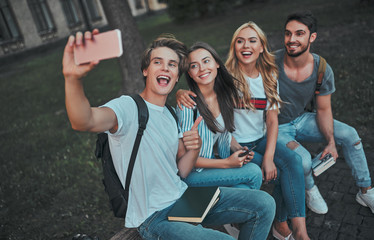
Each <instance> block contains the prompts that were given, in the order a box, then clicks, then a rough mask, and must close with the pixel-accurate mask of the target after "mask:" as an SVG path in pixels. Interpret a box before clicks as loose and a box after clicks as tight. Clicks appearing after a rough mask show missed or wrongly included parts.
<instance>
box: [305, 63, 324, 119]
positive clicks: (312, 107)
mask: <svg viewBox="0 0 374 240" xmlns="http://www.w3.org/2000/svg"><path fill="white" fill-rule="evenodd" d="M326 65H327V64H326V60H325V59H324V58H323V57H321V56H319V65H318V70H317V82H316V88H315V90H314V95H313V98H312V100H311V101H310V102H309V103H308V104H307V106H306V107H305V109H304V110H305V111H307V112H314V111H315V104H316V95H317V94H319V93H320V89H321V86H322V81H323V77H324V75H325V71H326Z"/></svg>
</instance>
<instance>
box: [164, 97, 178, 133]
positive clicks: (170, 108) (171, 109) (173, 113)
mask: <svg viewBox="0 0 374 240" xmlns="http://www.w3.org/2000/svg"><path fill="white" fill-rule="evenodd" d="M165 106H166V107H167V109H168V110H169V112H170V113H171V115H173V117H174V119H175V122H176V124H177V128H178V133H179V127H178V117H177V114H175V111H174V109H173V108H172V107H171V106H170V105H169V104H167V103H165Z"/></svg>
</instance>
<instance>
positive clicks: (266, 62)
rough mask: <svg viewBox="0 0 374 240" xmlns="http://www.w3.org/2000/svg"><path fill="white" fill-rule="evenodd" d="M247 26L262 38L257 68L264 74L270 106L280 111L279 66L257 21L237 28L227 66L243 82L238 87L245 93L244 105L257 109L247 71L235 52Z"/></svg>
mask: <svg viewBox="0 0 374 240" xmlns="http://www.w3.org/2000/svg"><path fill="white" fill-rule="evenodd" d="M245 28H251V29H253V30H254V31H255V32H256V33H257V35H258V37H259V39H260V42H261V44H262V47H263V49H264V51H263V52H262V53H261V54H260V55H259V57H258V59H257V61H256V69H257V70H258V71H259V72H260V74H261V76H262V81H263V84H264V89H265V95H266V98H267V99H268V101H269V102H270V107H269V108H271V107H273V106H275V107H276V109H277V110H278V112H279V107H278V103H282V100H281V99H280V97H279V94H278V91H277V79H278V68H277V65H276V64H275V57H274V55H273V54H272V53H271V52H270V51H269V44H268V40H267V38H266V35H265V33H264V32H263V31H262V30H261V28H259V27H258V26H257V24H256V23H254V22H252V21H250V22H247V23H244V24H243V25H241V26H240V27H239V28H238V29H236V31H235V32H234V34H233V36H232V39H231V44H230V51H229V54H228V57H227V60H226V63H225V65H226V68H227V69H228V70H229V71H230V72H231V74H232V75H233V76H234V77H235V78H237V79H238V80H239V81H240V82H241V83H242V84H240V85H239V86H238V89H239V91H240V92H241V93H242V94H243V104H244V107H246V108H249V109H251V110H255V107H254V106H253V104H252V103H251V92H250V90H249V89H250V88H249V86H248V83H247V81H246V80H245V78H244V76H245V73H244V71H243V70H242V69H241V68H240V65H239V63H238V58H237V56H236V54H235V43H236V38H237V36H238V35H239V32H240V31H241V30H243V29H245Z"/></svg>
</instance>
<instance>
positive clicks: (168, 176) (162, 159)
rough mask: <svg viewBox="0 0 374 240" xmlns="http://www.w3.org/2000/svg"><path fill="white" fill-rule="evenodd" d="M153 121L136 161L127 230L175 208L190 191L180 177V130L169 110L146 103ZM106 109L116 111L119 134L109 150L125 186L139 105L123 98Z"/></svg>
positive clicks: (115, 135) (145, 134)
mask: <svg viewBox="0 0 374 240" xmlns="http://www.w3.org/2000/svg"><path fill="white" fill-rule="evenodd" d="M146 104H147V107H148V111H149V119H148V123H147V127H146V130H145V131H144V135H143V137H142V140H141V143H140V146H139V151H138V154H137V157H136V161H135V165H134V169H133V174H132V178H131V184H130V192H129V201H128V208H127V213H126V218H125V226H126V227H128V228H134V227H138V226H139V225H140V224H142V223H143V222H144V221H145V220H146V219H147V218H148V217H149V216H150V215H152V214H153V213H154V212H156V211H159V210H162V209H164V208H166V207H168V206H170V205H171V204H173V203H174V202H175V201H176V200H177V199H178V198H180V196H181V195H182V194H183V193H184V191H185V190H186V189H187V185H186V184H185V183H184V182H183V181H182V180H181V179H180V177H179V176H178V175H177V172H178V168H177V163H176V156H177V152H178V129H177V124H176V122H175V119H174V118H173V116H172V115H171V113H170V112H169V110H168V109H167V108H166V107H160V106H157V105H154V104H151V103H149V102H146ZM103 107H109V108H111V109H113V111H114V112H115V114H116V116H117V119H118V130H117V132H116V133H114V134H110V133H109V144H110V145H109V146H110V151H111V154H112V158H113V163H114V166H115V168H116V171H117V174H118V177H119V179H120V180H121V182H122V185H123V186H125V182H126V173H127V168H128V163H129V161H130V156H131V152H132V149H133V146H134V141H135V138H136V134H137V131H138V111H137V107H136V103H135V102H134V100H133V99H132V98H131V97H129V96H121V97H119V98H116V99H113V100H112V101H110V102H108V103H106V104H105V105H104V106H103Z"/></svg>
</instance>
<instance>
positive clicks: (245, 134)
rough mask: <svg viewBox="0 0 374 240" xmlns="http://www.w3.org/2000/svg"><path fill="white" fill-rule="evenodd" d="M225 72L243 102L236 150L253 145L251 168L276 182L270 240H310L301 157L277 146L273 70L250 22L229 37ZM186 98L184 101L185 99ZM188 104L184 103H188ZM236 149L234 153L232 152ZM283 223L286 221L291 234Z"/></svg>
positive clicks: (182, 97) (237, 121) (275, 74)
mask: <svg viewBox="0 0 374 240" xmlns="http://www.w3.org/2000/svg"><path fill="white" fill-rule="evenodd" d="M226 67H227V69H228V70H229V71H230V72H231V73H232V75H233V76H234V77H235V78H237V79H238V80H239V81H240V82H241V84H240V85H238V87H237V88H238V90H239V92H240V94H241V96H242V102H241V104H239V106H236V109H235V114H234V123H235V128H236V130H235V132H234V133H233V136H234V138H235V139H236V141H237V142H238V143H239V144H238V145H237V148H236V149H240V148H242V147H244V146H247V147H248V148H252V147H253V146H255V147H256V148H255V155H254V157H253V159H252V162H253V163H256V164H258V165H259V166H260V167H261V169H262V172H263V178H264V181H265V182H270V181H272V180H275V181H273V182H274V183H275V187H274V190H273V197H274V199H275V201H276V204H277V210H276V216H275V218H276V220H275V222H274V225H273V229H272V231H273V236H274V237H275V238H276V239H309V237H308V234H307V231H306V224H305V190H304V189H305V184H304V173H303V168H302V164H301V157H300V156H299V155H298V154H296V153H294V152H293V151H291V150H290V149H288V148H287V147H286V146H282V145H280V144H277V136H278V113H279V110H280V109H279V108H280V104H281V103H282V101H281V99H280V97H279V94H278V81H277V77H278V71H277V67H276V64H275V60H274V56H273V55H272V54H271V53H270V51H269V46H268V41H267V38H266V35H265V34H264V32H263V31H262V30H261V29H260V28H259V27H258V26H257V25H256V24H255V23H254V22H248V23H245V24H243V25H242V26H240V27H239V28H238V29H237V30H236V31H235V32H234V34H233V37H232V41H231V45H230V51H229V55H228V59H227V61H226ZM189 94H190V95H192V96H194V94H193V93H192V92H191V91H184V92H183V91H180V92H178V93H177V99H178V103H179V102H180V103H183V104H184V105H185V106H188V107H192V106H193V105H194V102H192V101H190V100H189V99H190V97H189V96H188V95H189ZM187 96H188V97H187ZM187 101H188V104H187ZM234 150H235V149H234ZM287 219H290V220H291V223H292V229H293V232H292V231H291V230H290V228H289V226H288V224H287Z"/></svg>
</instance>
